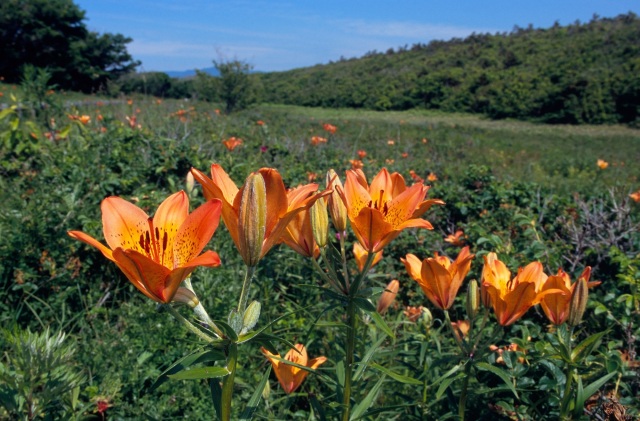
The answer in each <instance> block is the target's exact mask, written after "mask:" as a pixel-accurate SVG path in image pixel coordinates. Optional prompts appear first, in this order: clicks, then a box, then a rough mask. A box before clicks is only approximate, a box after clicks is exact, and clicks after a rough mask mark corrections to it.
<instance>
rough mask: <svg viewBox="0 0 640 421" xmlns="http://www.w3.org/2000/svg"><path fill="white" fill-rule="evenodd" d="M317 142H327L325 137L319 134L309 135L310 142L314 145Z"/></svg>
mask: <svg viewBox="0 0 640 421" xmlns="http://www.w3.org/2000/svg"><path fill="white" fill-rule="evenodd" d="M318 143H327V138H326V137H320V136H311V144H312V145H314V146H315V145H317V144H318Z"/></svg>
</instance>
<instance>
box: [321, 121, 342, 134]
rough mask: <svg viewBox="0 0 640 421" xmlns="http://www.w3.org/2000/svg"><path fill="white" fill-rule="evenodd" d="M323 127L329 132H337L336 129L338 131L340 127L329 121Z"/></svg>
mask: <svg viewBox="0 0 640 421" xmlns="http://www.w3.org/2000/svg"><path fill="white" fill-rule="evenodd" d="M322 128H323V129H324V131H325V132H328V133H329V134H336V131H338V128H337V127H336V126H334V125H333V124H329V123H324V124H323V125H322Z"/></svg>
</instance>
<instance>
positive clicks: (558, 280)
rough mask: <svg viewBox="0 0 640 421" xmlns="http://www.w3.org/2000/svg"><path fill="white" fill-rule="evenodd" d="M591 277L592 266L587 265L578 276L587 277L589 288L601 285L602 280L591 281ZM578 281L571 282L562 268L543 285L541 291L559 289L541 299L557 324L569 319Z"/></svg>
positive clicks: (550, 319) (544, 307) (551, 318)
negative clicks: (572, 298)
mask: <svg viewBox="0 0 640 421" xmlns="http://www.w3.org/2000/svg"><path fill="white" fill-rule="evenodd" d="M590 277H591V267H590V266H587V267H586V268H585V269H584V271H583V272H582V275H580V277H579V278H578V280H580V279H585V280H586V281H587V285H588V286H589V288H593V287H595V286H596V285H600V281H594V282H589V278H590ZM577 284H578V283H577V282H575V283H573V284H571V279H570V278H569V275H567V274H566V273H565V272H564V271H563V270H562V269H558V274H557V275H552V276H549V278H547V280H546V281H545V283H544V284H543V285H542V288H541V290H540V291H541V292H545V291H548V290H552V289H553V290H557V292H555V293H550V294H545V295H544V296H543V297H542V298H541V299H540V307H542V310H543V311H544V314H546V315H547V318H548V319H549V321H550V322H551V323H553V324H555V325H558V326H559V325H561V324H563V323H564V322H566V321H567V318H568V317H569V308H570V306H571V297H572V296H573V291H574V290H575V288H576V285H577Z"/></svg>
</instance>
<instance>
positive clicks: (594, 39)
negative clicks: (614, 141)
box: [258, 13, 640, 124]
mask: <svg viewBox="0 0 640 421" xmlns="http://www.w3.org/2000/svg"><path fill="white" fill-rule="evenodd" d="M639 75H640V19H639V18H638V16H637V15H635V14H633V13H629V14H626V15H620V16H617V17H615V18H599V17H597V16H594V18H593V19H592V20H591V21H590V22H588V23H580V22H576V23H574V24H572V25H568V26H560V25H559V24H556V25H555V26H553V27H552V28H549V29H535V28H533V27H531V26H530V27H528V28H518V27H516V28H514V30H513V31H511V32H510V33H498V34H473V35H471V36H469V37H467V38H465V39H452V40H450V41H433V42H430V43H429V44H416V45H413V46H411V47H408V46H406V47H403V48H399V49H395V50H394V49H390V50H388V51H386V52H375V51H374V52H370V53H368V54H366V55H365V56H364V57H362V58H358V59H348V60H347V59H341V60H340V61H339V62H335V63H330V64H327V65H317V66H314V67H309V68H302V69H295V70H291V71H286V72H277V73H264V74H260V75H259V76H258V77H259V80H260V85H261V86H262V95H261V99H262V100H263V101H267V102H273V103H286V104H296V105H304V106H318V107H351V108H367V109H377V110H406V109H411V108H427V109H439V110H443V111H456V112H471V113H482V114H485V115H487V116H489V117H492V118H517V119H530V120H536V121H542V122H547V123H570V124H580V123H591V124H601V123H634V122H635V124H638V120H639V119H640V117H639V112H640V76H639Z"/></svg>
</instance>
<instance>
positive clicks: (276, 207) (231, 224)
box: [191, 164, 330, 258]
mask: <svg viewBox="0 0 640 421" xmlns="http://www.w3.org/2000/svg"><path fill="white" fill-rule="evenodd" d="M191 172H192V173H193V176H194V178H195V179H196V180H198V182H199V183H200V184H202V187H203V192H204V196H205V198H206V199H207V200H210V199H220V200H222V219H223V220H224V223H225V225H226V226H227V229H228V230H229V234H231V238H232V239H233V242H234V243H235V245H236V247H237V248H238V250H239V251H240V254H241V255H242V256H245V255H246V253H245V252H244V251H243V248H242V246H241V245H240V241H239V222H240V221H239V212H240V202H241V197H242V191H241V190H240V189H238V187H237V186H236V184H235V183H234V182H233V180H231V178H230V177H229V175H228V174H227V173H226V172H225V171H224V170H223V169H222V167H221V166H220V165H218V164H213V165H211V176H212V178H209V177H207V176H206V175H204V174H203V173H202V172H200V171H198V170H196V169H195V168H192V169H191ZM257 173H258V174H260V175H261V176H262V178H263V179H264V184H265V188H266V205H267V210H266V225H265V233H264V240H263V242H262V247H261V251H260V258H262V257H264V255H265V254H267V252H268V251H269V250H270V249H271V247H273V246H274V245H276V244H278V243H280V242H281V241H282V236H283V235H284V234H285V232H286V228H287V225H289V222H291V220H292V219H293V218H294V217H295V216H296V214H298V213H299V212H302V211H303V210H307V209H309V208H310V207H311V206H312V205H313V203H314V202H315V201H316V200H318V199H319V198H320V197H322V195H320V194H316V195H312V194H311V193H313V192H315V191H316V190H317V189H318V185H317V184H307V185H304V186H302V187H298V188H297V189H295V191H296V194H295V195H294V196H292V197H291V202H289V200H290V199H289V198H288V197H287V191H286V189H285V187H284V183H283V182H282V178H281V177H280V174H279V173H278V171H277V170H275V169H273V168H261V169H260V170H259V171H258V172H257ZM329 192H330V190H329V191H327V194H328V193H329ZM294 198H295V200H293V199H294Z"/></svg>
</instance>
